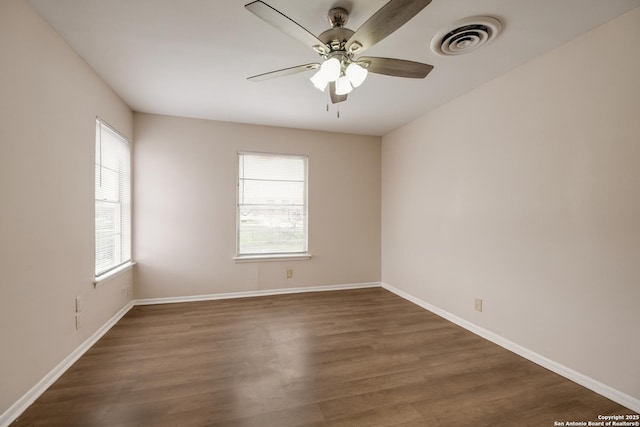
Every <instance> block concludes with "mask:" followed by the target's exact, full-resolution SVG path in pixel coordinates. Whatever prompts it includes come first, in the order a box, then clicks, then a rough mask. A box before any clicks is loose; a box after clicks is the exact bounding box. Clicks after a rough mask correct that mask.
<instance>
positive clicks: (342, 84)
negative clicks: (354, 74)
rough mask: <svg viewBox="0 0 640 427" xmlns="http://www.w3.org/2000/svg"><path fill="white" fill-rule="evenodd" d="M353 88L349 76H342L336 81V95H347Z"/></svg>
mask: <svg viewBox="0 0 640 427" xmlns="http://www.w3.org/2000/svg"><path fill="white" fill-rule="evenodd" d="M352 90H353V87H351V83H349V77H347V76H342V77H340V78H339V79H338V81H337V82H336V95H346V94H348V93H350V92H351V91H352Z"/></svg>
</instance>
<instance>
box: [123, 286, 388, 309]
mask: <svg viewBox="0 0 640 427" xmlns="http://www.w3.org/2000/svg"><path fill="white" fill-rule="evenodd" d="M380 285H381V284H380V282H368V283H351V284H346V285H326V286H311V287H305V288H284V289H265V290H261V291H247V292H229V293H224V294H208V295H193V296H187V297H167V298H145V299H138V300H135V301H133V304H134V305H152V304H173V303H180V302H194V301H214V300H221V299H231V298H251V297H263V296H269V295H284V294H299V293H303V292H326V291H344V290H347V289H363V288H379V287H380Z"/></svg>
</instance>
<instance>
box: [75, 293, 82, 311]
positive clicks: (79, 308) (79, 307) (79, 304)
mask: <svg viewBox="0 0 640 427" xmlns="http://www.w3.org/2000/svg"><path fill="white" fill-rule="evenodd" d="M81 311H82V299H81V298H80V296H77V297H76V313H80V312H81Z"/></svg>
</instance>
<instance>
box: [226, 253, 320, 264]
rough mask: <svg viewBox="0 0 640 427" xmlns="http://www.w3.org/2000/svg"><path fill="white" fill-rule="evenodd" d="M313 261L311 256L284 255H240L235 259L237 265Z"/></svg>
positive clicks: (307, 254)
mask: <svg viewBox="0 0 640 427" xmlns="http://www.w3.org/2000/svg"><path fill="white" fill-rule="evenodd" d="M307 259H311V254H309V253H306V254H282V255H273V254H270V255H239V256H237V257H235V258H233V262H235V263H243V262H271V261H304V260H307Z"/></svg>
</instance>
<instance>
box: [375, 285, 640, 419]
mask: <svg viewBox="0 0 640 427" xmlns="http://www.w3.org/2000/svg"><path fill="white" fill-rule="evenodd" d="M382 287H383V288H384V289H387V290H388V291H390V292H393V293H394V294H396V295H398V296H399V297H402V298H404V299H406V300H407V301H410V302H412V303H414V304H416V305H418V306H420V307H422V308H424V309H425V310H428V311H430V312H432V313H434V314H437V315H438V316H440V317H443V318H445V319H447V320H448V321H450V322H452V323H455V324H456V325H458V326H461V327H463V328H465V329H467V330H468V331H471V332H473V333H474V334H476V335H479V336H481V337H482V338H485V339H487V340H489V341H491V342H493V343H495V344H498V345H499V346H501V347H504V348H506V349H507V350H509V351H512V352H514V353H516V354H518V355H520V356H522V357H524V358H525V359H527V360H530V361H531V362H533V363H536V364H538V365H540V366H542V367H544V368H547V369H549V370H550V371H553V372H555V373H556V374H559V375H562V376H563V377H565V378H567V379H569V380H571V381H573V382H575V383H577V384H580V385H581V386H583V387H586V388H588V389H590V390H593V391H595V392H596V393H598V394H600V395H602V396H604V397H607V398H609V399H611V400H613V401H614V402H617V403H619V404H621V405H623V406H626V407H627V408H629V409H631V410H633V411H635V412H640V399H636V398H635V397H633V396H629V395H628V394H626V393H623V392H621V391H620V390H616V389H615V388H613V387H610V386H608V385H606V384H603V383H601V382H599V381H596V380H594V379H593V378H590V377H588V376H586V375H584V374H581V373H580V372H577V371H574V370H573V369H571V368H568V367H566V366H564V365H562V364H560V363H558V362H555V361H553V360H551V359H549V358H547V357H544V356H542V355H541V354H538V353H536V352H535V351H532V350H530V349H528V348H526V347H523V346H521V345H519V344H516V343H514V342H513V341H510V340H508V339H506V338H504V337H502V336H500V335H498V334H496V333H494V332H491V331H489V330H487V329H484V328H481V327H480V326H478V325H476V324H474V323H471V322H469V321H468V320H465V319H462V318H461V317H458V316H456V315H454V314H451V313H449V312H448V311H445V310H443V309H441V308H439V307H436V306H434V305H432V304H429V303H428V302H426V301H423V300H421V299H420V298H417V297H415V296H413V295H411V294H408V293H406V292H404V291H401V290H400V289H398V288H395V287H393V286H391V285H389V284H387V283H382Z"/></svg>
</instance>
